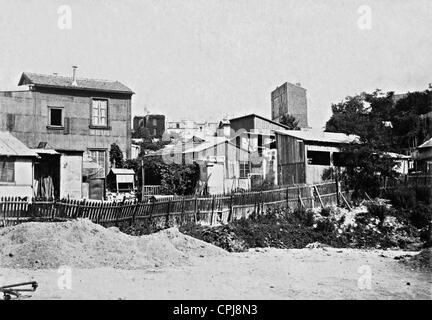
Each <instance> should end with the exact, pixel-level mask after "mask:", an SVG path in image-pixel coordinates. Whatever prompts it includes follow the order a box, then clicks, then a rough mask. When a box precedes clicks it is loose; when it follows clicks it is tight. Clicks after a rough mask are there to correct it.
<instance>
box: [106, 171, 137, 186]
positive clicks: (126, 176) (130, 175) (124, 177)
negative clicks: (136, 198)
mask: <svg viewBox="0 0 432 320" xmlns="http://www.w3.org/2000/svg"><path fill="white" fill-rule="evenodd" d="M107 186H108V189H110V190H111V191H115V192H129V191H132V190H134V188H135V171H133V170H132V169H119V168H111V170H110V172H109V173H108V175H107Z"/></svg>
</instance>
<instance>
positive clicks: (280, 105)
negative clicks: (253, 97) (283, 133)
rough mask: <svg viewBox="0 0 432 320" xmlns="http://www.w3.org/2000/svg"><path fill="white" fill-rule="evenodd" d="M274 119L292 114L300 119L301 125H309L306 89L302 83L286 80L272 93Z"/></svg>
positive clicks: (278, 119) (302, 126)
mask: <svg viewBox="0 0 432 320" xmlns="http://www.w3.org/2000/svg"><path fill="white" fill-rule="evenodd" d="M271 109H272V120H273V121H277V122H279V121H280V118H281V116H282V115H286V114H290V115H292V116H294V117H295V118H296V119H297V120H299V123H298V125H299V127H301V128H305V127H307V126H308V117H307V100H306V89H305V88H302V87H301V85H300V83H296V84H292V83H289V82H285V83H284V84H283V85H281V86H280V87H277V88H276V89H275V90H274V91H272V93H271Z"/></svg>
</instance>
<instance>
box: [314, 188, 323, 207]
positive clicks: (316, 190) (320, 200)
mask: <svg viewBox="0 0 432 320" xmlns="http://www.w3.org/2000/svg"><path fill="white" fill-rule="evenodd" d="M314 188H315V192H316V194H317V195H318V200H319V202H320V204H321V208H324V204H323V202H322V199H321V195H320V193H319V192H318V188H317V187H316V186H314Z"/></svg>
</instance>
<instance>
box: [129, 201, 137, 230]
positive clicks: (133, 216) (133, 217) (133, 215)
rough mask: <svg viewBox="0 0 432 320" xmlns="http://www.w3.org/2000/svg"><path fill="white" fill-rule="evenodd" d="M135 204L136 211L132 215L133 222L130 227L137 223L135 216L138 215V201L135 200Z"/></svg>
mask: <svg viewBox="0 0 432 320" xmlns="http://www.w3.org/2000/svg"><path fill="white" fill-rule="evenodd" d="M134 204H135V208H134V211H133V214H132V220H131V222H130V225H133V224H134V223H135V215H136V213H137V211H138V207H139V203H138V200H137V199H136V200H135V203H134Z"/></svg>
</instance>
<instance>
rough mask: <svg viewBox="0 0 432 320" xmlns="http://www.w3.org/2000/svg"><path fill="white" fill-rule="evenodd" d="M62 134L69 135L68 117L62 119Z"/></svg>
mask: <svg viewBox="0 0 432 320" xmlns="http://www.w3.org/2000/svg"><path fill="white" fill-rule="evenodd" d="M63 133H64V134H70V118H69V117H65V118H64V130H63Z"/></svg>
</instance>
